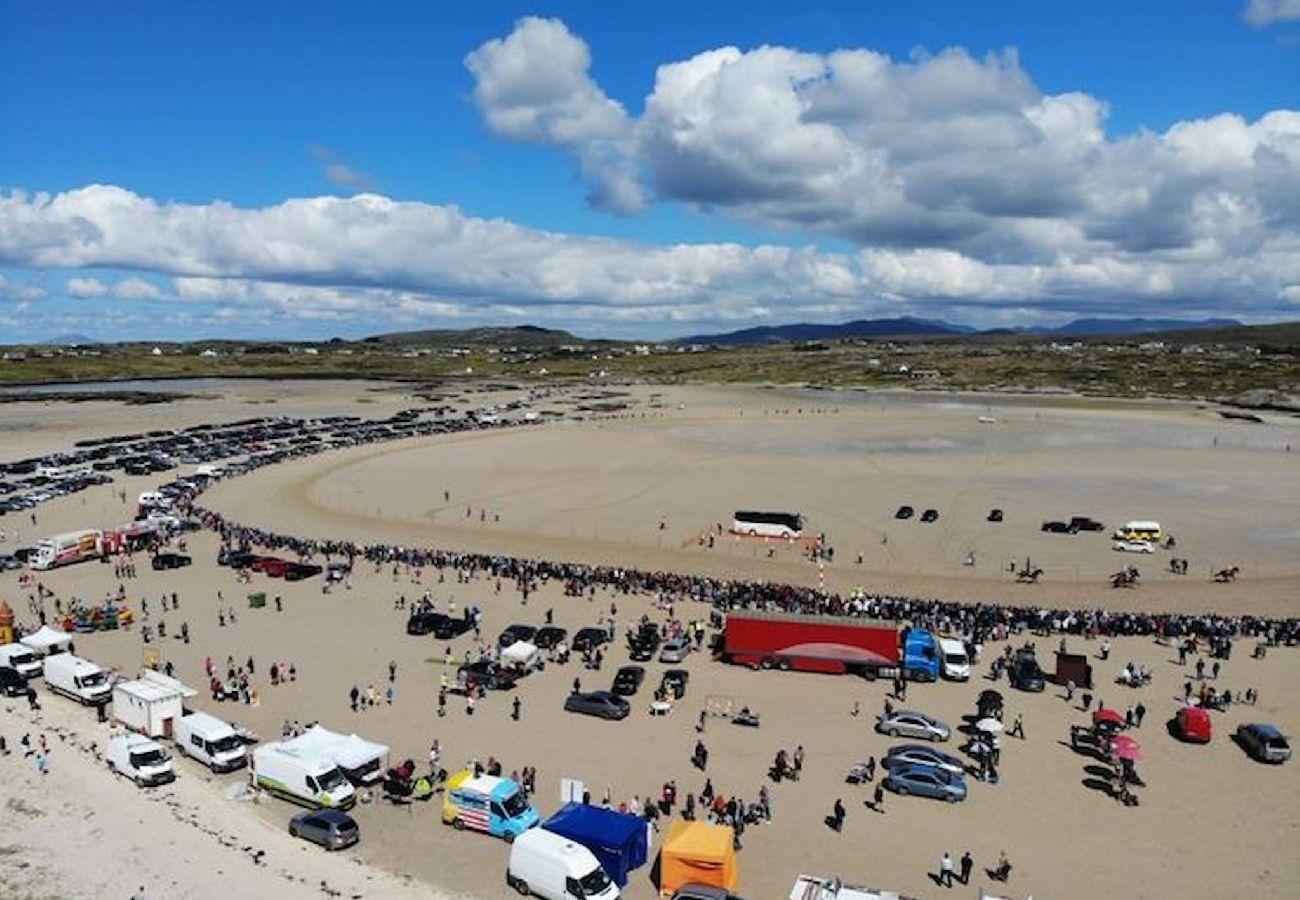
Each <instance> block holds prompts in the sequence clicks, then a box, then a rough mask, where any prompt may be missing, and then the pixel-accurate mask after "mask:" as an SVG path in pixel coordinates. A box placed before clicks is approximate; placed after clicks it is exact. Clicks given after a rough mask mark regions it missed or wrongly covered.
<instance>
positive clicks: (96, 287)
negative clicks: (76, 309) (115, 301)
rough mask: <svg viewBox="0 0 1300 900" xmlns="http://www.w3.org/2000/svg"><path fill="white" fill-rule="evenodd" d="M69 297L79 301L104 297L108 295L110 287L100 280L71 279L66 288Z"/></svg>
mask: <svg viewBox="0 0 1300 900" xmlns="http://www.w3.org/2000/svg"><path fill="white" fill-rule="evenodd" d="M66 290H67V292H68V294H69V296H72V297H76V298H78V299H79V300H85V299H87V298H89V297H102V296H104V295H105V294H107V293H108V285H106V284H104V282H102V281H100V280H99V279H98V278H69V279H68V283H67V286H66Z"/></svg>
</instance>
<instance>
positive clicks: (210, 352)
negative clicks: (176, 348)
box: [199, 347, 218, 359]
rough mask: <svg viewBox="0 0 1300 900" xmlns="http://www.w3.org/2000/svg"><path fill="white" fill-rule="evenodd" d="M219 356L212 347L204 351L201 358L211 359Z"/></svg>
mask: <svg viewBox="0 0 1300 900" xmlns="http://www.w3.org/2000/svg"><path fill="white" fill-rule="evenodd" d="M217 355H218V353H217V351H216V350H213V349H212V348H211V347H209V348H208V349H206V350H204V351H203V352H202V353H200V354H199V356H206V357H208V358H209V359H211V358H212V357H214V356H217Z"/></svg>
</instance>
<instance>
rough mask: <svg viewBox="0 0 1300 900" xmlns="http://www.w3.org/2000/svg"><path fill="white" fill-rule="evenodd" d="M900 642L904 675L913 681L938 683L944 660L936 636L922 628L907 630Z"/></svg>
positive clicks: (904, 630) (904, 631)
mask: <svg viewBox="0 0 1300 900" xmlns="http://www.w3.org/2000/svg"><path fill="white" fill-rule="evenodd" d="M900 640H901V642H902V645H903V653H902V656H903V674H904V675H905V676H906V677H908V678H910V679H912V680H913V681H938V680H939V669H940V665H941V663H942V659H941V657H940V654H939V642H938V641H937V640H936V639H935V637H934V635H932V634H931V633H930V632H928V631H925V630H924V629H921V628H905V629H903V634H902V637H901V638H900Z"/></svg>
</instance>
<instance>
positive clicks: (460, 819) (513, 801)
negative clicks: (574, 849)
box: [442, 769, 540, 841]
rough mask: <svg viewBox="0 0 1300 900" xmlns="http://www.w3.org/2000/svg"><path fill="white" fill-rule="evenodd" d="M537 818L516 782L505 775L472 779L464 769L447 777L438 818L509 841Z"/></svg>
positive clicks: (459, 826)
mask: <svg viewBox="0 0 1300 900" xmlns="http://www.w3.org/2000/svg"><path fill="white" fill-rule="evenodd" d="M539 818H540V817H539V816H538V815H537V810H536V809H534V808H533V807H532V806H529V805H528V801H527V800H526V799H525V798H524V794H523V791H521V790H519V785H517V784H515V783H514V782H513V781H511V780H510V779H509V778H497V777H495V776H492V775H480V776H478V777H477V778H476V777H474V773H473V772H472V771H470V770H469V769H464V770H462V771H460V772H457V773H456V774H455V775H453V776H451V778H449V779H448V780H447V789H446V792H445V793H444V794H443V802H442V821H443V822H444V823H446V824H447V825H450V826H452V827H453V828H455V829H456V830H457V831H460V830H462V829H465V828H472V829H474V830H475V831H486V832H487V833H488V834H490V835H492V836H494V837H500V838H505V839H506V840H507V841H512V840H514V839H515V838H517V837H519V835H521V834H523V833H524V832H525V831H527V830H528V829H530V828H532V827H533V826H534V825H536V824H537V821H538V819H539Z"/></svg>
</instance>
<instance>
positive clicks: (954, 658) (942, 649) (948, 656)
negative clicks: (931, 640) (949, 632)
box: [939, 638, 970, 681]
mask: <svg viewBox="0 0 1300 900" xmlns="http://www.w3.org/2000/svg"><path fill="white" fill-rule="evenodd" d="M939 657H940V659H941V660H942V661H943V662H942V667H941V669H942V672H943V677H944V678H947V679H948V680H949V681H966V680H968V679H969V678H970V657H969V656H967V655H966V645H965V644H963V643H962V642H961V641H957V640H953V639H952V638H939Z"/></svg>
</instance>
